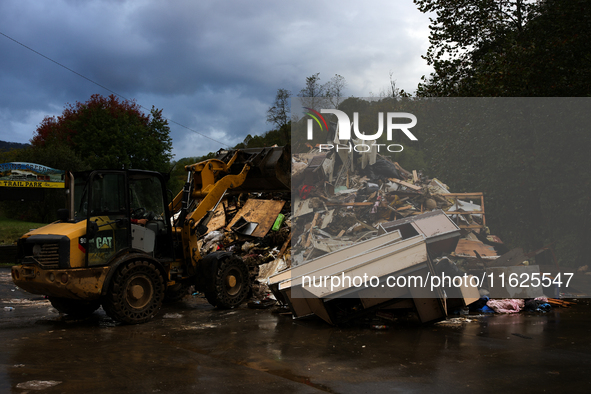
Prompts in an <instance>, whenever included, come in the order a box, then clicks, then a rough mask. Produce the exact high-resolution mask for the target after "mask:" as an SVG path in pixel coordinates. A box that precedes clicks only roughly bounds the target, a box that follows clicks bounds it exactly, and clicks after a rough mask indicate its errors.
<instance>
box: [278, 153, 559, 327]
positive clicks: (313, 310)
mask: <svg viewBox="0 0 591 394" xmlns="http://www.w3.org/2000/svg"><path fill="white" fill-rule="evenodd" d="M337 148H338V145H337ZM337 148H332V149H331V150H329V151H324V152H322V151H321V150H319V149H312V150H311V151H310V152H308V153H305V154H296V155H293V156H292V190H293V192H292V200H291V202H292V205H293V216H292V218H291V219H292V221H291V227H292V235H291V237H292V250H291V264H289V262H286V265H285V267H286V270H285V271H283V272H279V273H277V274H275V275H272V276H270V278H269V286H270V288H271V290H272V291H273V294H274V295H275V297H277V299H278V300H279V301H280V302H282V303H284V304H286V305H288V306H289V307H290V309H291V311H292V313H293V315H294V317H303V316H307V315H310V314H315V315H317V316H319V317H320V318H322V319H324V320H325V321H327V322H328V323H331V324H339V323H341V322H345V321H348V320H350V319H353V318H355V317H357V316H363V315H367V314H368V313H375V312H376V311H382V312H383V311H384V310H385V309H390V310H391V309H397V308H404V309H406V308H410V309H414V310H415V311H416V312H417V315H418V316H419V319H420V320H421V321H423V322H428V321H437V320H442V319H445V318H446V317H447V316H448V314H451V313H457V312H458V311H468V306H469V305H471V304H473V303H476V302H477V301H479V300H480V299H481V297H487V299H488V297H490V299H491V300H490V301H491V302H492V304H491V305H495V306H496V304H495V302H496V301H495V300H493V299H497V298H498V299H517V298H520V299H536V298H538V299H540V297H544V296H545V294H544V292H543V290H546V289H545V288H544V289H543V288H542V287H541V286H539V285H538V286H530V287H527V288H519V287H511V286H498V285H497V286H492V285H491V283H493V282H494V279H495V278H498V277H504V278H508V277H509V276H510V275H511V274H513V273H515V274H521V273H525V274H527V275H528V276H529V277H531V274H533V273H537V275H538V276H539V275H540V271H539V268H538V267H537V266H535V265H529V257H531V256H529V257H528V256H526V255H524V253H523V251H522V250H521V249H515V250H511V251H508V250H507V248H506V247H505V245H504V244H503V242H502V241H501V240H500V239H499V237H497V236H495V235H491V234H490V232H489V229H488V227H487V226H486V216H485V210H484V196H483V193H480V192H474V193H452V192H450V190H449V189H448V187H447V185H445V184H444V183H443V182H441V181H440V180H438V179H436V178H429V177H427V176H426V175H424V174H423V173H422V172H420V171H416V170H414V171H407V170H405V169H404V168H402V167H401V166H400V165H399V164H398V163H395V162H391V161H389V160H388V159H387V158H385V157H382V156H381V155H379V154H377V152H363V153H357V152H354V151H353V150H351V149H349V150H347V149H337ZM290 266H291V268H289V267H290ZM362 273H365V274H367V275H368V276H369V277H372V276H373V277H376V282H375V283H374V284H372V286H367V284H366V283H365V284H364V286H356V285H351V284H349V285H348V286H347V285H343V284H342V283H338V286H335V285H336V284H337V283H336V280H335V279H334V277H335V276H337V275H351V276H350V277H354V276H355V275H362ZM411 275H414V276H416V275H418V276H420V277H421V278H422V279H424V280H425V281H427V282H428V283H429V279H430V280H431V281H432V280H433V276H437V277H438V278H439V279H441V278H442V277H444V276H449V277H450V278H451V279H454V278H464V282H466V278H468V280H471V279H474V281H476V280H478V281H477V283H478V286H473V285H472V286H470V285H464V286H451V285H447V286H445V285H441V286H439V285H437V286H434V287H435V288H434V287H433V286H431V287H430V288H426V287H421V286H409V285H406V286H399V287H398V288H396V289H395V290H394V289H393V288H392V287H391V286H385V284H384V281H385V280H386V279H387V278H388V277H391V276H402V277H405V278H409V277H410V276H411ZM310 277H313V278H316V279H322V278H324V283H323V284H317V283H310V282H309V281H308V283H306V279H308V280H309V279H310ZM343 278H344V277H343ZM378 278H379V281H378ZM327 280H335V282H332V283H327ZM430 283H433V282H430ZM497 283H498V282H497ZM385 288H386V290H384V289H385ZM524 289H525V290H524ZM549 290H550V292H551V291H552V289H549ZM549 295H550V296H553V295H554V294H549ZM520 301H521V302H522V303H523V300H520ZM517 302H519V301H517ZM506 303H507V301H504V302H503V301H500V300H499V302H498V304H499V305H504V304H506ZM508 304H511V305H512V301H509V302H508ZM485 306H486V305H485ZM481 308H482V306H481ZM488 308H489V309H490V308H493V307H492V306H488ZM499 308H501V307H499ZM522 308H523V305H521V306H520V307H519V310H521V309H522ZM493 309H494V308H493ZM493 309H491V310H493ZM514 309H515V308H514ZM499 310H500V309H499Z"/></svg>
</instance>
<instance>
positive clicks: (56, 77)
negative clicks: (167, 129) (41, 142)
mask: <svg viewBox="0 0 591 394" xmlns="http://www.w3.org/2000/svg"><path fill="white" fill-rule="evenodd" d="M0 32H1V33H2V34H4V35H6V36H9V37H10V38H12V39H14V40H16V41H18V42H20V43H22V44H23V45H26V46H27V47H29V48H31V49H33V50H35V51H37V52H39V53H41V54H43V55H44V56H46V57H48V58H50V59H52V60H53V61H55V62H57V63H60V64H61V65H64V66H66V67H68V68H69V69H71V70H74V71H76V72H77V73H79V74H81V75H83V76H85V77H87V78H88V79H90V80H92V81H95V82H96V83H98V84H100V85H102V86H104V87H106V88H108V89H110V90H112V91H114V92H117V93H118V94H120V95H121V96H123V97H126V98H128V99H135V100H136V101H137V103H138V104H140V105H142V106H143V107H145V108H148V109H149V108H151V107H152V105H154V106H155V107H156V108H160V109H163V110H164V111H163V115H164V116H165V117H167V118H169V119H172V120H174V121H175V122H178V123H180V124H182V125H185V126H187V127H189V128H191V129H193V130H195V131H197V132H199V133H201V134H204V135H207V136H209V137H211V138H213V139H215V140H217V141H220V142H223V143H226V144H228V145H231V146H233V145H235V144H237V143H239V142H241V141H242V140H243V139H244V137H245V136H246V135H247V134H252V135H255V134H262V133H264V132H265V131H268V130H270V129H272V125H271V124H269V123H266V111H267V109H268V108H269V106H270V105H271V104H272V102H273V99H274V98H275V94H276V92H277V89H279V88H284V89H288V90H290V91H291V92H292V94H294V95H296V94H297V93H298V92H299V91H300V89H302V88H303V86H304V83H305V79H306V77H308V76H311V75H313V74H315V73H320V78H321V81H320V82H321V83H324V82H327V81H328V80H330V78H331V77H332V76H334V75H335V74H340V75H342V76H343V77H345V79H346V81H347V88H346V91H345V95H346V96H358V97H367V96H370V95H371V94H373V95H379V93H380V91H382V90H383V89H385V88H386V87H387V86H388V84H389V78H390V76H389V74H390V71H392V73H393V77H394V79H395V80H396V82H397V86H398V87H400V88H402V89H404V90H406V91H408V92H414V91H415V89H416V86H417V84H418V83H419V80H420V77H421V76H422V75H428V74H429V73H430V68H429V67H428V66H427V65H426V62H425V60H423V59H422V58H421V55H423V54H425V53H426V50H427V47H428V41H427V37H428V33H429V32H428V17H427V16H426V15H423V14H421V13H420V12H419V11H418V10H417V9H416V7H415V5H414V4H413V2H412V0H396V1H391V0H375V1H372V0H369V1H365V2H363V3H362V2H360V1H353V0H350V1H349V0H346V1H336V0H335V1H318V0H316V1H307V0H305V1H291V2H283V1H276V0H275V1H236V0H235V1H220V0H218V1H204V0H199V1H197V0H178V1H175V0H170V1H161V0H159V1H156V0H134V1H125V0H88V1H82V0H51V1H41V0H2V1H1V2H0ZM0 71H1V72H0V92H1V93H0V140H3V141H10V142H22V143H27V142H29V140H30V139H31V138H32V136H33V133H34V131H35V129H36V127H37V125H38V124H39V123H40V122H41V121H42V120H43V118H44V117H45V116H48V115H49V116H55V115H59V114H61V112H62V110H63V108H64V105H65V104H66V103H72V104H73V103H75V102H77V101H81V102H84V101H86V100H88V99H89V98H90V96H91V95H92V94H94V93H99V94H102V95H105V96H107V95H109V94H110V92H109V91H107V90H105V89H102V88H101V87H99V86H97V85H95V84H93V83H92V82H89V81H88V80H86V79H84V78H82V77H80V76H78V75H76V74H74V73H72V72H71V71H68V70H67V69H65V68H63V67H60V66H59V65H57V64H55V63H53V62H51V61H50V60H48V59H46V58H44V57H42V56H40V55H39V54H36V53H34V52H33V51H31V50H29V49H27V48H25V47H23V46H21V45H19V44H17V43H15V42H14V41H12V40H10V39H8V38H7V37H5V36H3V35H0ZM146 112H147V111H146ZM170 126H171V135H172V138H173V153H174V154H175V159H177V160H178V159H181V158H183V157H191V156H199V155H203V154H205V153H208V152H210V151H216V150H218V149H220V148H223V147H225V146H224V145H222V144H220V143H219V142H214V141H212V140H210V139H207V138H205V137H203V136H202V135H200V134H197V133H195V132H193V131H190V130H187V129H185V128H183V127H180V126H178V125H176V124H170Z"/></svg>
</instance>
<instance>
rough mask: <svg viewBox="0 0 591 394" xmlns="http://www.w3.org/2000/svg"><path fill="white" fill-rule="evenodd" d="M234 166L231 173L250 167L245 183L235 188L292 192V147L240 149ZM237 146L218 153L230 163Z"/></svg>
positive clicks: (234, 190) (243, 190) (236, 190)
mask: <svg viewBox="0 0 591 394" xmlns="http://www.w3.org/2000/svg"><path fill="white" fill-rule="evenodd" d="M238 151H239V152H238V157H237V158H236V160H235V161H234V163H233V164H232V166H231V167H230V173H231V174H239V173H240V172H241V171H242V169H243V168H244V165H245V164H248V165H250V171H249V172H248V175H247V177H246V180H245V181H244V183H243V184H242V185H241V186H239V187H236V188H234V189H232V192H249V193H253V192H288V191H290V190H291V147H290V146H289V145H286V146H275V147H270V148H249V149H239V150H238ZM235 153H236V150H220V151H219V152H218V155H217V156H216V157H215V158H216V159H218V160H222V161H223V162H225V163H227V162H228V161H230V159H231V158H232V157H233V156H234V154H235Z"/></svg>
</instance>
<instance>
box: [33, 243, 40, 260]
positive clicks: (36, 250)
mask: <svg viewBox="0 0 591 394" xmlns="http://www.w3.org/2000/svg"><path fill="white" fill-rule="evenodd" d="M40 255H41V245H40V244H36V245H35V246H33V257H39V256H40Z"/></svg>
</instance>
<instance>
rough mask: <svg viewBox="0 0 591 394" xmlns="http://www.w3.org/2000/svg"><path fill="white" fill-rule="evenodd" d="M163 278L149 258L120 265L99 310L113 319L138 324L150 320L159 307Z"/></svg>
mask: <svg viewBox="0 0 591 394" xmlns="http://www.w3.org/2000/svg"><path fill="white" fill-rule="evenodd" d="M163 298H164V279H163V277H162V274H161V273H160V270H158V268H157V267H156V265H155V264H154V263H152V262H149V261H141V260H138V261H131V262H128V263H126V264H123V265H122V266H121V267H120V268H119V269H118V270H117V272H116V273H115V275H114V276H113V279H112V280H111V283H110V285H109V291H108V294H107V295H106V296H105V299H104V300H103V309H104V310H105V312H106V313H107V315H109V316H110V317H111V318H112V319H113V320H116V321H120V322H122V323H126V324H140V323H145V322H147V321H148V320H150V319H152V317H154V315H155V314H156V313H158V311H159V310H160V307H161V306H162V300H163Z"/></svg>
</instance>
